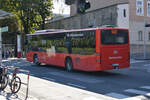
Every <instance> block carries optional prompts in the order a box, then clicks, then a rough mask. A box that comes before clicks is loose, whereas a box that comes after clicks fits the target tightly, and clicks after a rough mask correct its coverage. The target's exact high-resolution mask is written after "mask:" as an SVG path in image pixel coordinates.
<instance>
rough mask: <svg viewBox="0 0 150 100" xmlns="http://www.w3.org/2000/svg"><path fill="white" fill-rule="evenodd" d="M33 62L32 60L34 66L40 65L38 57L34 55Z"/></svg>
mask: <svg viewBox="0 0 150 100" xmlns="http://www.w3.org/2000/svg"><path fill="white" fill-rule="evenodd" d="M33 60H34V61H33V62H34V63H35V64H36V65H40V63H39V58H38V55H34V58H33Z"/></svg>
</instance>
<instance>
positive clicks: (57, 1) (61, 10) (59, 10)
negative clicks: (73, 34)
mask: <svg viewBox="0 0 150 100" xmlns="http://www.w3.org/2000/svg"><path fill="white" fill-rule="evenodd" d="M53 6H54V9H53V12H54V13H55V14H67V15H68V14H69V15H70V6H68V5H66V4H65V0H53Z"/></svg>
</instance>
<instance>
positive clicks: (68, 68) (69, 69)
mask: <svg viewBox="0 0 150 100" xmlns="http://www.w3.org/2000/svg"><path fill="white" fill-rule="evenodd" d="M67 70H68V71H71V70H72V63H71V61H70V60H68V61H67Z"/></svg>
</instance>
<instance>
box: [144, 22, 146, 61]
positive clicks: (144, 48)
mask: <svg viewBox="0 0 150 100" xmlns="http://www.w3.org/2000/svg"><path fill="white" fill-rule="evenodd" d="M145 25H146V20H145V19H144V59H146V37H145V35H146V27H145Z"/></svg>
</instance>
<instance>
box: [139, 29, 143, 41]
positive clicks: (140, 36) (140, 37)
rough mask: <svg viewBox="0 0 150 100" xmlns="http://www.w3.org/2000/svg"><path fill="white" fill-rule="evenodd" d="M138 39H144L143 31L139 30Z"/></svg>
mask: <svg viewBox="0 0 150 100" xmlns="http://www.w3.org/2000/svg"><path fill="white" fill-rule="evenodd" d="M138 40H139V41H143V32H142V31H139V32H138Z"/></svg>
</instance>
